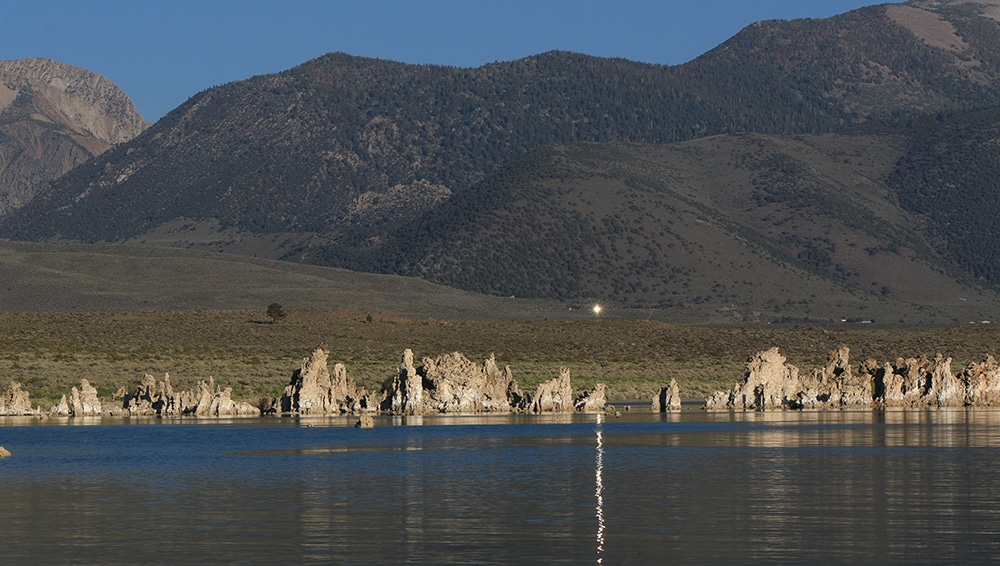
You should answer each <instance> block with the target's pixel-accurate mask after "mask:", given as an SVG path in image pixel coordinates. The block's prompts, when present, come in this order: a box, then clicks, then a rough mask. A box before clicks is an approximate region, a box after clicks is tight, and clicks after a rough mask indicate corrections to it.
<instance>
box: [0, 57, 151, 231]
mask: <svg viewBox="0 0 1000 566" xmlns="http://www.w3.org/2000/svg"><path fill="white" fill-rule="evenodd" d="M147 127H149V123H148V122H146V121H145V120H144V119H143V118H142V116H140V115H139V114H138V113H137V112H136V110H135V107H134V106H133V104H132V102H131V101H130V100H129V99H128V97H126V96H125V94H124V93H122V92H121V90H120V89H119V88H118V87H117V86H115V85H114V84H113V83H111V81H109V80H107V79H106V78H104V77H101V76H99V75H96V74H94V73H91V72H89V71H87V70H85V69H81V68H79V67H73V66H70V65H65V64H62V63H59V62H56V61H51V60H47V59H36V58H26V59H19V60H16V61H0V215H2V214H3V213H5V212H8V211H11V210H15V209H17V208H20V207H21V206H23V205H24V203H26V202H28V201H29V200H31V198H32V197H34V196H35V195H36V194H37V193H38V192H39V191H40V190H42V189H43V188H44V187H45V186H46V185H47V184H48V183H49V182H50V181H52V180H53V179H56V178H57V177H59V176H61V175H62V174H64V173H66V172H67V171H69V170H70V169H72V168H73V167H75V166H77V165H79V164H80V163H83V162H84V161H86V160H88V159H90V158H91V157H93V156H95V155H99V154H101V153H103V152H104V151H106V150H107V149H109V148H110V147H112V146H113V145H115V144H119V143H124V142H127V141H129V140H131V139H132V138H134V137H135V136H137V135H139V133H140V132H142V131H143V130H144V129H146V128H147Z"/></svg>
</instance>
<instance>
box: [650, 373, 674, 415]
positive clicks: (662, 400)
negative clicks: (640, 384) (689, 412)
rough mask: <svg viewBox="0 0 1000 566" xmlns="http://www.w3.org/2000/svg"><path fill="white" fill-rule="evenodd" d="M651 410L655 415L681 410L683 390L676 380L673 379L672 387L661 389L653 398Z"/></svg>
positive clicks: (671, 381)
mask: <svg viewBox="0 0 1000 566" xmlns="http://www.w3.org/2000/svg"><path fill="white" fill-rule="evenodd" d="M650 409H651V410H652V411H653V412H654V413H665V412H667V411H679V410H681V390H680V387H678V385H677V380H676V379H671V380H670V385H668V386H667V387H661V388H660V391H659V393H657V394H656V395H654V396H653V402H652V404H651V405H650Z"/></svg>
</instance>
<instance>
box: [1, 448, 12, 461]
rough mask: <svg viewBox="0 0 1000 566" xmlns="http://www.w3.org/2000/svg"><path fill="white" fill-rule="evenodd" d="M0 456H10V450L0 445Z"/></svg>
mask: <svg viewBox="0 0 1000 566" xmlns="http://www.w3.org/2000/svg"><path fill="white" fill-rule="evenodd" d="M0 458H10V450H7V449H6V448H4V447H3V446H0Z"/></svg>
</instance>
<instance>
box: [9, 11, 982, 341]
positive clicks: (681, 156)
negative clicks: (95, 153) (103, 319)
mask: <svg viewBox="0 0 1000 566" xmlns="http://www.w3.org/2000/svg"><path fill="white" fill-rule="evenodd" d="M994 4H995V2H987V3H968V2H962V1H943V0H942V1H938V2H929V1H925V2H909V3H907V4H897V5H883V6H874V7H870V8H865V9H861V10H856V11H853V12H849V13H847V14H843V15H840V16H837V17H833V18H828V19H824V20H797V21H791V22H785V21H771V22H760V23H758V24H755V25H752V26H749V27H748V28H746V29H745V30H743V31H742V32H741V33H739V34H738V35H736V36H735V37H733V38H732V39H730V40H729V41H727V42H725V43H724V44H722V45H720V46H719V47H717V48H716V49H714V50H712V51H710V52H708V53H706V54H705V55H703V56H702V57H699V58H697V59H695V60H694V61H692V62H690V63H687V64H685V65H680V66H676V67H668V66H659V65H649V64H643V63H636V62H631V61H626V60H621V59H602V58H596V57H589V56H585V55H578V54H573V53H565V52H550V53H545V54H541V55H537V56H534V57H528V58H525V59H522V60H518V61H512V62H505V63H494V64H490V65H485V66H483V67H480V68H477V69H457V68H448V67H435V66H415V65H406V64H402V63H394V62H388V61H380V60H373V59H366V58H361V57H353V56H349V55H345V54H340V53H334V54H329V55H326V56H323V57H320V58H318V59H315V60H312V61H308V62H306V63H304V64H302V65H300V66H298V67H295V68H293V69H289V70H288V71H285V72H282V73H278V74H274V75H267V76H260V77H254V78H251V79H248V80H245V81H239V82H236V83H230V84H227V85H222V86H219V87H216V88H213V89H210V90H207V91H205V92H202V93H199V94H198V95H196V96H194V97H192V98H191V99H190V100H188V101H187V102H186V103H185V104H183V105H182V106H180V107H178V108H177V109H175V110H174V111H173V112H171V113H170V114H168V115H167V116H166V117H164V118H163V119H162V120H160V121H159V122H158V123H157V124H155V125H154V126H152V127H151V128H149V129H148V130H146V131H145V132H144V133H143V134H141V135H140V136H138V137H137V138H135V139H134V140H132V141H130V142H128V143H124V144H121V145H119V146H117V147H115V148H114V149H112V150H110V151H108V152H106V153H104V154H102V155H101V156H99V157H98V158H96V159H93V160H91V161H89V162H87V163H85V164H83V165H81V166H80V167H77V168H76V169H74V170H73V171H71V172H70V173H69V174H67V175H66V176H64V177H62V178H60V179H59V180H58V181H57V182H55V183H54V184H53V185H52V186H51V187H50V188H49V189H48V190H47V191H46V192H45V193H44V194H41V195H39V196H38V197H36V198H35V199H34V200H33V201H31V202H30V203H28V204H27V205H25V206H24V207H23V208H21V209H19V210H17V211H15V212H11V213H9V214H7V215H6V216H5V217H4V218H3V219H2V220H0V235H2V236H4V237H9V238H15V239H28V240H43V241H44V240H50V241H75V242H107V243H129V244H142V245H157V246H177V247H189V248H194V249H200V250H205V251H223V252H229V253H236V254H243V255H247V256H256V257H266V258H272V259H284V260H292V261H295V262H299V263H312V264H319V265H326V266H334V267H342V268H348V269H352V270H358V271H373V272H382V273H395V274H404V275H413V276H418V277H422V278H426V279H429V280H432V281H436V282H439V283H444V284H448V285H452V286H455V287H460V288H463V289H467V290H471V291H477V292H482V293H487V294H492V295H500V296H510V295H516V296H519V297H520V296H523V297H538V298H548V299H556V300H560V301H567V302H569V303H571V304H576V305H582V304H585V303H586V302H587V301H591V300H597V299H600V300H608V301H612V302H614V303H615V304H616V305H618V306H619V307H621V308H629V309H636V310H642V309H651V310H650V311H649V312H650V313H651V314H652V313H653V312H654V311H658V310H659V311H664V312H667V313H672V314H668V315H665V316H683V317H692V318H695V317H700V319H701V320H718V321H738V320H744V321H747V320H760V321H772V320H809V321H829V320H840V319H842V318H847V319H852V320H855V319H856V320H865V319H872V318H878V319H880V320H887V319H888V320H892V321H894V322H898V321H904V322H910V321H914V320H921V321H955V320H960V321H963V322H966V321H967V320H977V321H978V320H983V319H992V318H996V316H995V315H994V313H995V312H996V310H995V306H994V305H995V304H996V298H995V296H994V293H993V292H992V291H984V290H979V288H978V287H977V286H976V285H980V284H981V285H986V286H988V287H989V286H994V287H995V286H996V285H997V284H998V279H997V278H996V277H995V276H994V275H993V272H992V271H989V270H990V269H992V267H989V266H986V265H985V264H988V263H990V262H991V261H992V260H990V259H983V256H984V254H982V253H979V252H971V251H970V249H971V248H970V247H969V246H971V245H973V244H974V240H975V238H976V237H978V236H977V235H978V234H982V233H983V232H981V231H980V230H979V228H980V227H981V226H983V225H985V224H987V223H988V218H989V215H988V214H987V213H986V212H988V211H989V210H990V209H989V206H988V205H984V206H980V205H979V204H977V203H979V201H980V200H981V199H987V198H989V194H988V190H987V188H986V187H987V184H986V183H985V180H986V179H988V177H989V175H990V171H989V170H988V169H985V168H984V169H982V170H981V178H980V181H981V183H980V184H981V185H982V187H983V188H982V190H981V191H979V192H978V193H976V195H977V196H976V197H975V198H971V197H970V198H967V199H966V201H967V202H966V203H965V204H963V205H962V206H964V207H965V209H958V208H955V209H950V208H949V207H950V206H951V203H952V202H957V201H956V199H955V195H956V194H958V193H962V194H963V195H964V194H966V192H965V189H964V187H965V185H964V184H962V183H961V182H956V184H955V187H954V191H953V192H952V193H947V194H944V193H940V194H939V193H936V194H938V195H939V197H940V198H938V200H936V201H933V202H929V201H927V199H924V198H923V197H922V196H921V195H924V194H925V193H926V192H927V191H926V190H925V185H926V183H927V182H929V181H928V180H929V179H935V178H938V177H940V176H941V175H952V177H953V178H955V179H956V181H957V180H958V179H960V176H958V175H953V174H952V173H954V171H952V172H949V171H946V170H944V169H941V167H942V166H941V163H946V162H949V161H951V155H952V154H951V152H959V151H962V146H961V139H962V138H961V132H962V131H964V130H960V129H956V130H954V131H955V132H958V133H957V134H956V135H955V136H951V137H949V135H950V134H948V130H947V129H942V128H941V125H942V122H941V121H940V120H938V118H939V117H941V119H942V120H945V119H947V120H951V121H952V122H954V123H959V122H963V123H968V124H970V125H969V128H972V127H974V124H976V123H982V120H980V119H978V118H963V117H974V116H987V117H989V116H991V114H989V112H990V111H989V110H988V109H989V108H996V107H1000V80H997V79H1000V24H998V22H997V20H996V19H993V17H994V16H995V15H996V14H994V11H995V10H994V9H993V8H991V6H993V5H994ZM994 7H995V6H994ZM984 112H985V113H986V114H983V113H984ZM927 116H930V118H927ZM946 117H947V118H946ZM977 120H979V122H977ZM945 125H946V124H945ZM966 129H968V128H966ZM837 131H842V132H846V131H850V132H854V133H849V134H848V133H842V134H837V135H834V134H832V133H831V132H837ZM987 133H988V132H986V130H984V131H983V132H981V134H982V137H981V138H978V139H979V141H978V142H976V143H979V144H980V146H981V147H982V151H983V152H985V153H988V151H989V147H988V146H989V139H991V138H989V137H988V135H987ZM977 135H978V134H977ZM945 141H947V142H948V143H944V142H945ZM934 152H937V153H934ZM963 163H964V162H963ZM965 169H966V170H970V168H969V167H965ZM931 171H934V172H933V174H932V173H931ZM980 181H976V182H980ZM935 182H936V181H935ZM970 182H971V181H970ZM977 199H979V200H977ZM961 210H971V211H977V212H980V213H982V214H980V216H979V218H980V220H977V221H976V222H973V223H972V224H969V225H968V230H967V231H966V232H962V231H961V230H959V231H954V230H951V229H950V228H949V229H944V228H941V227H940V226H944V224H943V223H954V222H955V220H956V218H957V217H956V216H955V215H959V214H964V213H962V212H961ZM949 215H950V216H949ZM967 216H968V215H965V216H962V218H966V217H967ZM935 223H938V224H940V226H939V227H938V228H935ZM990 229H992V228H990ZM986 233H991V232H986ZM963 234H965V235H963ZM978 245H980V249H982V250H989V249H991V248H990V247H989V244H983V243H981V242H980V243H979V244H978ZM976 258H979V259H978V260H977V259H976ZM977 261H978V262H979V263H978V264H977ZM984 263H985V264H984ZM980 264H984V265H980ZM876 314H877V316H876Z"/></svg>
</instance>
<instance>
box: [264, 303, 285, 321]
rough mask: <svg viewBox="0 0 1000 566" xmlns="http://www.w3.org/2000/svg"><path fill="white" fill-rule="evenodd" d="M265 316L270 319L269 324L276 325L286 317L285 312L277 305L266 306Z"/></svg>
mask: <svg viewBox="0 0 1000 566" xmlns="http://www.w3.org/2000/svg"><path fill="white" fill-rule="evenodd" d="M267 316H268V318H270V319H271V324H278V321H279V320H281V319H283V318H285V317H286V316H288V315H287V314H286V313H285V310H284V309H283V308H281V305H279V304H278V303H271V304H269V305H267Z"/></svg>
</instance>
